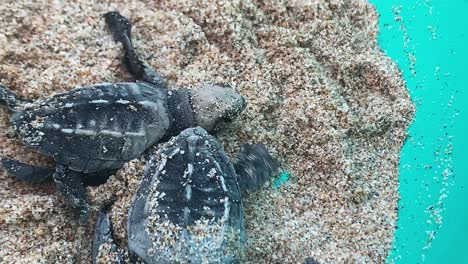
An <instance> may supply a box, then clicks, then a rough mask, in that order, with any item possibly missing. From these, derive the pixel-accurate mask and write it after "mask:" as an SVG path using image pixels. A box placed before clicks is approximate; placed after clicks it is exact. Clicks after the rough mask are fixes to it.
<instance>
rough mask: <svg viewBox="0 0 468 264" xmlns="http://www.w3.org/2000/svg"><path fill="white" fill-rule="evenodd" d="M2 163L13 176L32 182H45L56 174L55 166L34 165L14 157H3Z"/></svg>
mask: <svg viewBox="0 0 468 264" xmlns="http://www.w3.org/2000/svg"><path fill="white" fill-rule="evenodd" d="M2 164H3V167H4V168H5V170H6V171H7V172H8V174H10V175H11V176H13V177H15V178H17V179H19V180H22V181H27V182H32V183H43V182H47V181H51V180H52V175H53V174H54V171H55V169H54V168H46V167H40V166H34V165H29V164H25V163H22V162H19V161H17V160H12V159H6V158H3V159H2Z"/></svg>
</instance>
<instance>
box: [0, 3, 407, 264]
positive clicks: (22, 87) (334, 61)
mask: <svg viewBox="0 0 468 264" xmlns="http://www.w3.org/2000/svg"><path fill="white" fill-rule="evenodd" d="M92 2H93V1H85V0H76V1H58V0H55V1H26V0H19V1H12V0H6V1H5V2H3V3H2V4H1V5H0V14H1V16H0V83H2V84H3V85H5V86H7V87H10V88H11V89H12V90H14V91H15V92H16V93H18V94H19V95H21V96H23V97H26V98H29V99H37V98H44V97H47V96H50V95H53V94H54V93H59V92H64V91H67V90H70V89H71V88H72V87H74V86H84V85H88V84H93V83H99V82H118V81H132V79H131V76H130V75H129V74H128V73H127V71H126V69H125V67H124V66H123V65H122V61H121V57H122V50H121V46H120V45H119V44H116V43H115V42H114V41H113V39H112V37H111V36H110V34H109V32H108V31H107V29H106V27H105V23H104V20H103V19H102V16H101V15H102V14H104V13H105V12H108V11H115V10H117V11H120V12H121V13H122V14H123V15H124V16H126V17H128V18H129V19H130V21H132V22H133V23H134V29H133V36H132V37H133V40H134V43H135V46H136V48H137V49H138V51H139V52H140V54H141V56H142V58H144V59H145V60H146V61H148V62H149V64H151V65H152V66H153V67H154V68H156V69H157V70H158V71H159V72H160V73H161V75H162V76H163V77H165V78H166V79H167V80H168V82H169V85H170V86H171V87H191V86H195V85H199V84H203V83H229V84H231V85H232V86H234V87H235V88H236V89H237V90H238V91H239V93H240V94H242V95H244V96H245V97H246V98H247V100H248V106H247V109H246V110H245V111H244V112H243V114H242V115H241V116H240V117H239V118H238V119H236V120H235V121H234V122H233V123H232V124H230V125H229V126H227V127H225V128H224V129H223V130H222V131H221V132H220V133H218V134H217V137H218V139H219V140H220V141H221V142H222V143H223V144H224V147H225V149H226V151H227V152H228V153H230V154H233V153H236V152H237V150H238V147H239V144H240V143H244V142H251V143H265V144H267V146H268V148H269V149H270V150H271V151H272V152H273V153H274V154H275V155H276V156H277V157H278V158H279V159H281V160H282V161H283V162H284V163H285V164H286V165H287V170H288V172H289V173H290V176H289V180H288V181H287V182H286V183H285V184H282V185H281V186H279V187H278V188H274V187H272V186H267V187H265V188H264V189H263V190H261V191H260V192H257V193H254V194H249V195H247V196H246V197H245V199H244V206H245V221H246V229H247V245H246V248H247V262H249V263H301V262H303V260H304V259H305V258H306V257H310V256H311V257H314V258H315V259H317V260H319V261H320V262H321V263H364V262H365V263H381V262H382V261H383V260H384V259H385V257H386V256H387V254H388V251H389V249H390V246H391V242H392V238H393V231H394V229H395V221H396V216H397V211H396V205H397V200H398V193H397V184H398V160H399V151H400V148H401V145H402V143H403V141H404V140H405V136H406V134H405V129H406V127H407V126H408V124H409V122H410V121H411V119H412V115H413V105H412V103H411V101H410V99H409V96H408V93H407V91H406V89H405V84H404V81H403V79H402V77H401V74H400V72H399V70H398V69H397V67H396V65H395V64H394V63H393V62H392V61H391V60H390V59H389V58H387V57H385V55H384V54H383V53H382V52H381V50H380V48H379V47H378V45H377V40H376V36H377V34H378V26H377V25H378V23H377V19H378V16H377V14H376V12H375V10H374V7H373V6H372V5H370V4H369V3H367V2H366V1H363V0H362V1H361V0H343V1H334V0H332V1H325V0H316V1H287V2H288V3H286V2H282V1H227V0H226V1H216V2H215V1H176V0H171V1H124V0H117V1H99V3H92ZM8 117H9V113H8V112H7V111H6V109H4V108H1V109H0V156H1V157H8V158H15V159H19V160H21V161H23V162H28V163H33V164H51V161H49V160H47V158H46V157H43V156H41V155H39V154H37V153H35V152H34V151H31V149H28V148H26V147H24V146H23V145H22V144H21V140H20V139H19V138H17V137H15V135H14V131H13V129H12V128H11V126H10V125H9V123H8ZM143 165H144V160H143V159H141V160H135V161H132V162H130V163H129V164H127V165H125V167H124V168H123V169H122V170H120V171H119V172H118V173H117V175H116V176H113V177H111V179H110V180H109V181H108V182H107V183H106V184H104V185H101V186H99V187H88V192H89V193H88V195H89V199H90V201H91V203H92V206H93V210H94V211H93V215H95V213H96V211H97V210H98V209H99V208H100V207H101V206H102V204H103V203H104V202H105V201H107V200H109V199H112V198H113V199H115V200H116V202H115V204H114V206H113V209H112V212H111V218H112V223H113V226H114V233H115V235H116V239H117V242H118V243H119V244H120V245H121V246H124V245H125V241H126V218H127V209H128V206H129V204H130V202H131V200H132V195H133V193H134V191H135V190H136V188H137V186H138V184H139V179H140V177H141V175H142V174H143V171H142V167H143ZM0 199H1V201H2V206H0V244H2V247H1V248H0V262H1V263H33V262H40V263H90V261H91V260H90V259H91V258H90V250H91V240H92V235H93V224H90V225H89V226H88V227H84V226H80V225H79V224H78V222H77V220H76V219H75V218H74V217H73V212H72V210H71V209H70V208H69V206H67V205H66V204H65V202H64V199H63V197H62V195H61V194H60V193H58V191H57V190H56V188H55V186H54V184H53V183H47V184H41V185H31V184H28V183H23V182H19V181H17V180H14V179H12V178H11V177H9V176H8V175H7V174H6V172H5V171H4V170H3V169H2V170H1V175H0ZM94 219H95V218H94V217H93V218H92V219H91V220H90V223H94V222H93V221H94Z"/></svg>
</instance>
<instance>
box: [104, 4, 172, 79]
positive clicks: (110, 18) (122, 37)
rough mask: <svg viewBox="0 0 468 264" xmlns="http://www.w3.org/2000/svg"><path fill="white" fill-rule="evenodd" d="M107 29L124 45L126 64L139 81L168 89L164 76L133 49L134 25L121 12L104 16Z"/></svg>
mask: <svg viewBox="0 0 468 264" xmlns="http://www.w3.org/2000/svg"><path fill="white" fill-rule="evenodd" d="M104 19H105V20H106V24H107V27H108V28H109V30H110V32H111V33H112V35H113V37H114V40H115V41H118V42H120V43H122V45H123V48H124V51H125V56H124V62H125V65H127V68H128V70H129V71H130V73H131V74H132V75H133V76H134V77H135V78H136V79H138V80H143V81H145V82H148V83H151V84H154V85H156V86H158V87H161V88H166V86H167V84H166V81H165V80H164V79H163V78H162V76H161V75H160V74H159V73H157V72H156V71H155V70H154V69H153V68H151V67H150V66H149V65H148V64H147V63H146V62H144V61H142V60H141V59H140V58H139V56H138V53H137V52H136V50H135V47H133V43H132V38H131V32H132V24H131V23H130V21H128V19H127V18H125V17H124V16H122V15H121V14H120V13H119V12H108V13H106V14H104Z"/></svg>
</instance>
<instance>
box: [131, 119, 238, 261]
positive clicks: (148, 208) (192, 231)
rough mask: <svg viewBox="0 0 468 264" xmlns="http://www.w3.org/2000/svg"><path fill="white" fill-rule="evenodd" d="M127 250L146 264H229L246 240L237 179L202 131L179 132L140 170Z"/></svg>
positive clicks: (215, 143)
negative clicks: (140, 181) (139, 181)
mask: <svg viewBox="0 0 468 264" xmlns="http://www.w3.org/2000/svg"><path fill="white" fill-rule="evenodd" d="M128 237H129V243H128V247H129V250H130V252H132V253H133V254H136V255H137V256H139V257H140V258H141V259H142V260H143V261H145V263H178V262H179V261H180V262H182V263H232V262H233V261H234V260H235V259H236V258H237V257H238V255H239V254H241V253H242V247H243V243H244V239H245V228H244V219H243V207H242V202H241V193H240V190H239V185H238V178H237V175H236V173H235V171H234V168H233V166H232V164H231V163H230V161H229V158H228V157H227V156H226V154H225V152H224V150H223V148H222V147H221V146H220V145H219V143H218V142H216V140H215V139H214V138H213V137H212V136H210V135H209V134H208V133H207V132H206V131H205V130H203V129H202V128H199V127H197V128H189V129H186V130H184V131H182V132H181V133H180V134H179V135H178V136H177V137H174V138H172V139H171V140H170V141H169V142H168V143H166V144H165V145H164V147H163V148H160V149H159V150H158V152H157V153H155V154H153V155H152V158H151V159H150V161H149V162H148V163H147V165H146V167H145V174H144V177H143V180H142V183H141V185H140V187H139V189H138V191H137V193H136V194H135V197H134V201H133V203H132V206H131V209H130V211H129V219H128Z"/></svg>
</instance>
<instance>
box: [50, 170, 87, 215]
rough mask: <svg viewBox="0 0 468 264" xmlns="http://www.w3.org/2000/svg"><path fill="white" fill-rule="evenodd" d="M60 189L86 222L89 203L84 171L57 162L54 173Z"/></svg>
mask: <svg viewBox="0 0 468 264" xmlns="http://www.w3.org/2000/svg"><path fill="white" fill-rule="evenodd" d="M53 178H54V181H55V184H56V185H57V188H58V189H59V191H60V192H61V193H62V194H63V195H64V196H65V200H66V201H67V203H69V204H70V205H71V206H73V208H75V209H77V210H78V214H79V216H80V220H81V221H82V222H83V223H86V222H87V220H88V214H89V205H88V202H87V201H86V189H85V187H84V184H83V173H81V172H76V171H72V170H70V169H68V168H67V167H65V166H63V165H60V164H57V166H56V167H55V173H54V175H53Z"/></svg>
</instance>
